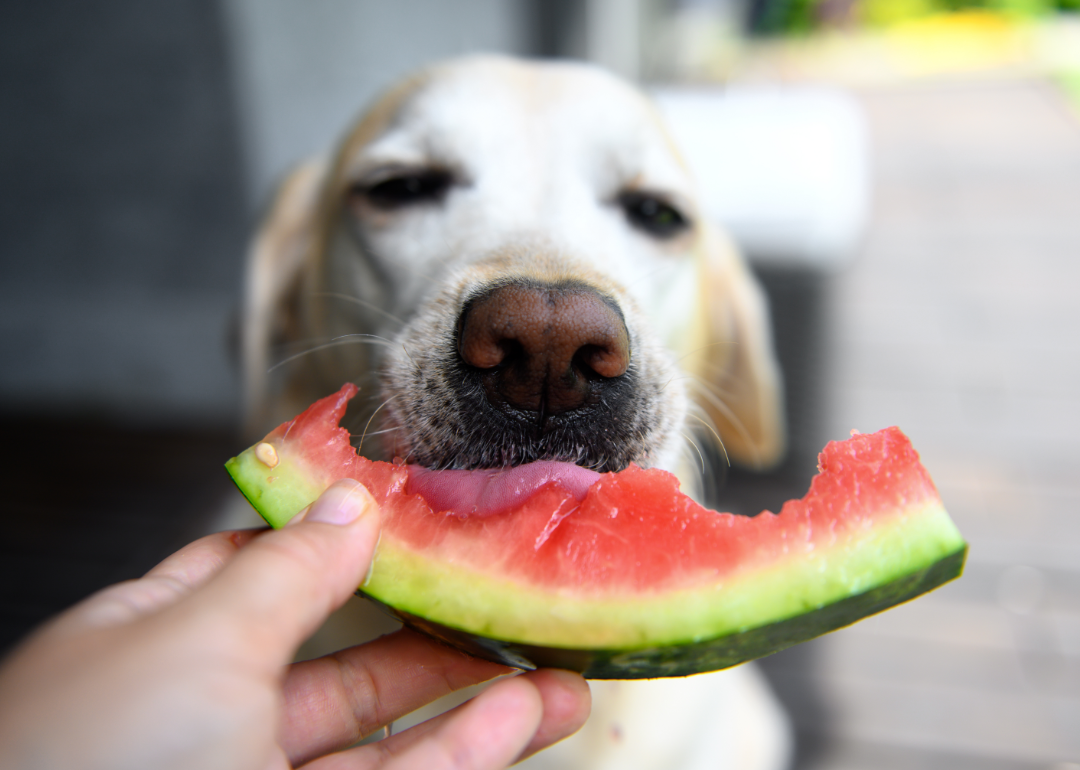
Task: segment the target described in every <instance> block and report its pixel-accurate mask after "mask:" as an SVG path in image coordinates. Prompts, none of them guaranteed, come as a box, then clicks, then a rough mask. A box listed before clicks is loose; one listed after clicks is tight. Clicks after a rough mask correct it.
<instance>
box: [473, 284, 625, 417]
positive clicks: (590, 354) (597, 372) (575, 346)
mask: <svg viewBox="0 0 1080 770" xmlns="http://www.w3.org/2000/svg"><path fill="white" fill-rule="evenodd" d="M459 329H460V337H459V341H458V351H459V352H460V354H461V358H462V360H464V361H465V363H466V364H468V365H470V366H473V367H476V368H477V369H480V370H482V377H481V379H482V381H483V383H484V387H485V389H486V390H487V397H488V400H489V401H491V402H492V403H504V404H507V405H509V406H511V407H513V408H515V409H520V410H526V411H533V412H539V413H542V414H545V415H547V414H559V413H561V412H567V411H570V410H572V409H578V408H580V407H582V406H584V405H585V404H587V403H590V402H591V401H593V400H594V399H595V398H596V397H597V393H596V392H595V391H596V389H595V388H594V387H593V383H594V382H597V381H602V380H609V379H612V378H615V377H618V376H620V375H622V374H624V373H625V372H626V369H627V367H628V366H629V365H630V337H629V335H628V333H627V331H626V323H625V322H624V321H623V317H622V313H621V312H620V311H619V308H618V305H616V304H615V303H614V301H612V300H610V299H608V298H606V297H604V296H603V295H601V294H600V293H599V292H597V291H596V290H595V289H593V288H591V287H589V286H584V285H581V284H576V283H570V284H545V283H539V282H518V283H511V284H508V285H504V286H499V287H497V288H495V289H492V290H490V291H488V292H487V293H485V294H482V295H480V296H479V297H477V298H476V299H474V300H472V301H471V302H470V303H469V304H468V305H467V306H466V308H465V310H464V311H463V312H462V314H461V319H460V324H459Z"/></svg>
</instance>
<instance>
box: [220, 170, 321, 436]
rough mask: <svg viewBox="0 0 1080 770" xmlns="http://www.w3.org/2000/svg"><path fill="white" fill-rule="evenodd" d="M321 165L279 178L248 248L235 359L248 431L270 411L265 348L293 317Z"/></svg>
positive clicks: (312, 232)
mask: <svg viewBox="0 0 1080 770" xmlns="http://www.w3.org/2000/svg"><path fill="white" fill-rule="evenodd" d="M326 168H327V164H326V163H325V162H324V161H321V160H317V161H309V162H307V163H304V164H303V165H301V166H299V167H297V168H296V169H294V170H293V171H292V172H291V173H290V174H289V175H288V176H287V177H286V178H285V181H284V182H283V183H282V184H281V186H280V187H279V188H278V191H277V194H276V195H275V197H274V199H273V201H272V202H271V205H270V208H269V211H268V212H267V214H266V216H265V217H264V218H263V221H262V222H261V224H260V225H259V228H258V231H257V232H256V234H255V238H254V239H253V241H252V243H251V247H250V251H249V253H248V261H247V271H246V273H245V281H246V283H245V285H244V307H243V319H242V322H243V328H242V332H241V365H242V376H243V383H244V384H243V387H244V394H243V395H244V413H245V428H246V430H247V431H248V432H249V433H250V432H253V431H254V432H257V431H259V430H260V429H261V428H262V427H263V426H265V424H266V422H267V420H268V419H270V418H272V417H274V416H273V415H269V414H268V413H267V410H268V395H269V394H268V390H269V377H268V371H267V370H268V369H269V367H270V351H271V348H272V347H273V345H274V344H275V343H277V342H280V341H281V340H282V339H283V338H284V337H286V336H287V335H288V327H289V325H290V324H294V323H295V318H294V316H295V314H296V307H295V306H296V295H297V293H298V291H299V287H300V282H301V279H302V274H303V267H304V264H305V262H306V260H307V259H308V255H309V253H310V252H311V245H312V240H313V238H314V235H315V227H316V215H317V210H318V202H319V197H320V194H321V189H322V185H323V180H324V178H325V176H326Z"/></svg>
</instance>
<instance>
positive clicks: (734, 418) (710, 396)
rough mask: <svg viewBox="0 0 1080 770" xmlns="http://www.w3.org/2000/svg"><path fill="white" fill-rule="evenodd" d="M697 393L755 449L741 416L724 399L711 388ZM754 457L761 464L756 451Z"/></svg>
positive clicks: (700, 383) (699, 383) (725, 452)
mask: <svg viewBox="0 0 1080 770" xmlns="http://www.w3.org/2000/svg"><path fill="white" fill-rule="evenodd" d="M695 379H699V378H695ZM697 384H698V385H708V383H702V382H700V379H699V381H698V383H697ZM697 391H698V393H700V394H701V396H702V397H703V398H705V399H706V400H707V401H708V402H709V403H710V404H711V405H712V406H714V407H715V408H716V410H717V411H718V412H720V413H721V414H722V415H724V417H726V418H727V420H728V421H729V422H730V423H731V424H732V426H733V427H734V428H735V430H737V431H739V434H740V435H741V436H742V438H743V439H744V440H745V441H746V443H747V445H748V446H750V447H753V445H754V442H753V439H752V438H751V436H750V431H749V430H747V428H746V426H745V425H743V422H742V420H740V419H739V416H738V415H737V414H735V411H734V410H733V409H732V408H731V407H730V406H728V405H727V404H726V403H725V402H724V400H723V399H722V398H720V397H719V396H718V395H717V394H716V393H714V392H712V391H711V390H710V388H708V387H699V388H697ZM724 455H725V456H727V450H724ZM754 455H755V457H754V458H753V459H754V462H760V459H759V458H758V457H757V456H756V455H757V452H756V451H755V452H754Z"/></svg>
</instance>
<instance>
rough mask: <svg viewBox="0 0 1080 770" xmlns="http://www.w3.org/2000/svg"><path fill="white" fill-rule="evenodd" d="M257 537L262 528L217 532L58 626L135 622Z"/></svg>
mask: <svg viewBox="0 0 1080 770" xmlns="http://www.w3.org/2000/svg"><path fill="white" fill-rule="evenodd" d="M256 534H257V530H240V531H236V532H218V533H215V534H213V535H207V536H206V537H203V538H200V539H198V540H196V541H195V542H194V543H190V544H188V545H186V546H184V547H183V548H181V549H180V550H179V551H177V552H176V553H174V554H172V555H171V556H169V557H167V558H166V559H165V560H164V561H162V562H161V563H160V564H158V565H157V566H156V567H154V568H153V569H151V570H150V571H149V572H147V573H146V575H144V576H143V577H141V578H139V579H137V580H126V581H124V582H123V583H117V584H115V585H111V586H109V587H108V588H105V589H102V590H101V591H98V592H97V593H96V594H94V595H93V596H91V597H89V598H88V599H86V600H85V601H84V602H82V603H80V604H78V605H76V606H75V607H73V608H72V609H71V610H70V611H69V612H67V613H65V614H64V615H62V616H61V617H60V618H58V619H57V621H56V622H55V624H54V625H55V626H56V627H57V629H58V632H60V633H63V632H65V631H67V632H73V633H74V632H80V631H81V630H83V629H86V628H105V627H110V626H119V625H123V624H124V623H130V622H131V621H133V620H136V619H137V618H139V617H142V616H144V615H149V614H150V613H153V612H156V611H158V610H160V609H162V608H164V607H167V606H169V605H170V604H173V603H175V602H176V601H178V600H179V599H181V598H182V597H184V596H186V595H187V594H189V593H191V591H192V590H194V589H195V588H197V587H198V586H200V585H201V584H203V583H205V582H206V581H207V580H209V579H210V578H211V577H212V576H213V575H215V574H216V573H217V572H219V571H220V570H221V568H222V567H223V566H224V565H225V564H226V563H227V562H228V561H229V560H231V559H232V557H233V556H235V555H236V552H237V551H238V550H239V549H240V548H242V547H243V546H244V544H245V543H247V542H248V541H250V540H251V539H252V538H253V537H254V536H255V535H256Z"/></svg>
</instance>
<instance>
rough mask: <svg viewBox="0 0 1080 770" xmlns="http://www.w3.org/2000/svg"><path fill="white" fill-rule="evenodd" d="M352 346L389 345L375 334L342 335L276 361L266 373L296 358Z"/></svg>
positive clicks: (388, 342)
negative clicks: (328, 349) (329, 349)
mask: <svg viewBox="0 0 1080 770" xmlns="http://www.w3.org/2000/svg"><path fill="white" fill-rule="evenodd" d="M359 337H364V338H367V339H357V338H359ZM354 344H361V345H363V344H367V345H389V344H390V340H388V339H386V338H385V337H379V336H378V335H375V334H343V335H342V336H340V337H334V339H332V340H330V341H329V342H325V343H323V344H322V345H316V346H315V347H312V348H309V349H307V350H304V351H301V352H300V353H296V354H295V355H291V356H289V357H288V358H285V359H283V360H281V361H278V362H277V363H276V364H274V365H273V366H271V367H270V368H269V369H267V370H266V373H267V374H270V373H271V372H273V371H275V370H276V369H280V368H281V367H282V366H285V364H287V363H290V362H292V361H295V360H296V359H298V358H303V357H304V356H309V355H311V354H312V353H318V352H319V351H320V350H326V349H327V348H334V347H338V346H340V345H354Z"/></svg>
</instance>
